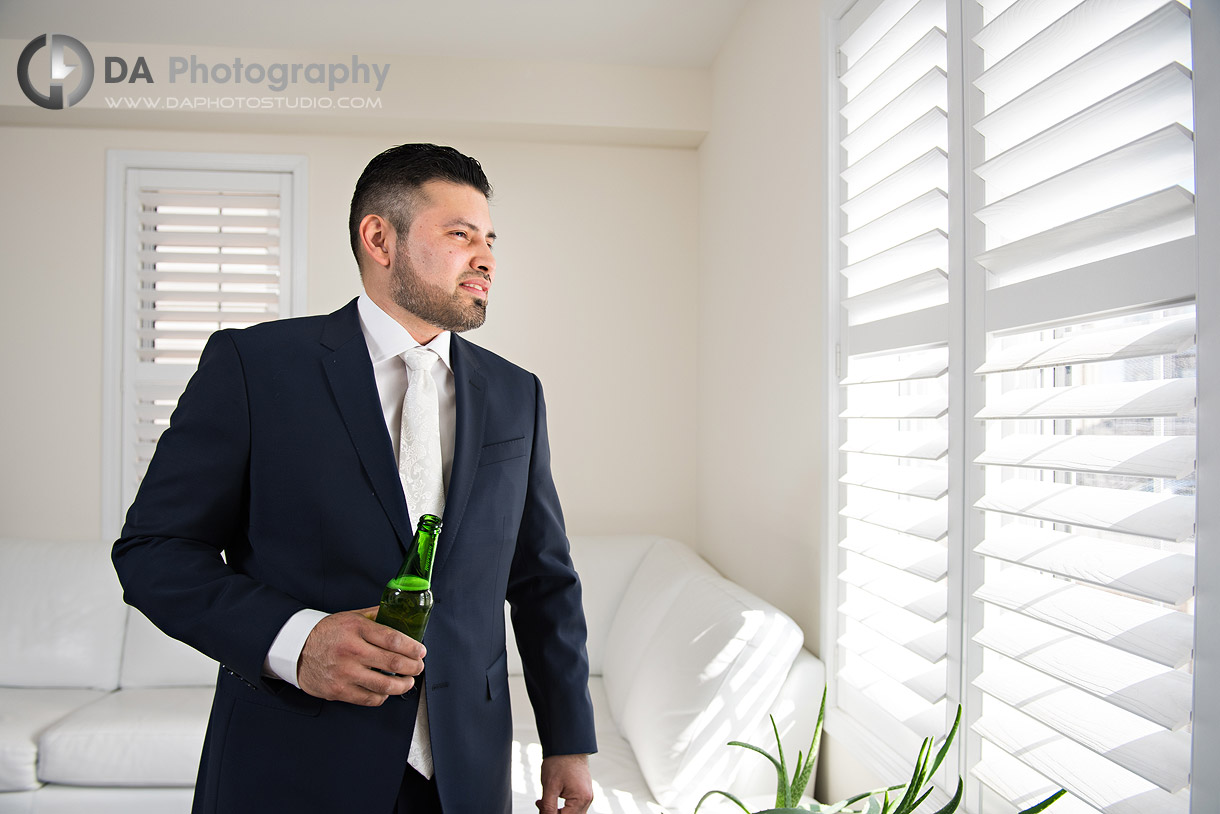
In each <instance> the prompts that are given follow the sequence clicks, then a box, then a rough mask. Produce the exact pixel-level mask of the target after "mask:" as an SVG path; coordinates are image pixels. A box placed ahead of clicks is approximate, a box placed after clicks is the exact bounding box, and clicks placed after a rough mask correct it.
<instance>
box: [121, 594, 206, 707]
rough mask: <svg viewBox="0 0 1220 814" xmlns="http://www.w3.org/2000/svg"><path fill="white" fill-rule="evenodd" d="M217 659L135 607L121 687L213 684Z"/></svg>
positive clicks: (129, 622)
mask: <svg viewBox="0 0 1220 814" xmlns="http://www.w3.org/2000/svg"><path fill="white" fill-rule="evenodd" d="M216 669H217V665H216V662H215V661H213V660H212V659H210V658H208V657H207V656H205V655H203V654H202V653H200V652H199V651H198V650H196V649H195V648H193V647H190V646H189V645H185V644H183V643H182V642H180V641H178V640H177V639H171V638H170V637H169V636H166V635H165V634H164V633H162V632H161V631H160V630H158V629H157V627H156V626H155V625H153V623H152V622H150V621H148V617H147V616H145V615H144V614H142V613H140V612H139V611H138V610H136V609H135V608H131V610H130V611H129V613H128V616H127V635H126V636H125V637H124V639H123V668H122V671H121V672H120V673H119V686H121V687H211V686H214V685H215V684H216Z"/></svg>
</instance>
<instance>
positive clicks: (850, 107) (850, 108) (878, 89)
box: [840, 28, 948, 132]
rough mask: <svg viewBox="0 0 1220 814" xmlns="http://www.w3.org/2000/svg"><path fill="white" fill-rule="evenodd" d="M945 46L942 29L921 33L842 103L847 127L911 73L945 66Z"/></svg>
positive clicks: (897, 89) (886, 99) (900, 87)
mask: <svg viewBox="0 0 1220 814" xmlns="http://www.w3.org/2000/svg"><path fill="white" fill-rule="evenodd" d="M947 50H948V49H947V45H946V40H945V32H944V31H942V30H941V29H939V28H933V29H931V30H929V31H928V32H927V33H926V34H924V35H923V37H921V38H920V40H919V41H918V42H916V43H915V44H914V45H912V46H911V47H910V48H909V49H908V50H907V52H906V53H905V54H903V55H902V56H901V57H899V58H898V59H897V60H895V61H894V62H893V63H892V64H891V65H890V66H889V67H887V68H886V69H885V71H883V72H882V73H881V75H880V76H878V77H877V78H876V79H874V80H873V81H872V82H870V83H869V84H868V86H867V87H865V88H863V89H862V90H861V91H860V92H859V93H858V94H856V95H855V97H854V98H853V99H852V100H851V101H850V102H848V103H847V104H845V105H843V107H842V108H841V109H840V113H842V115H843V117H844V118H845V119H847V129H848V131H849V132H850V131H851V130H852V129H853V128H854V127H856V126H858V125H859V124H860V122H862V121H865V120H866V119H868V118H869V117H870V116H872V115H873V114H874V113H876V112H877V111H878V110H880V109H881V108H883V107H885V105H886V104H887V103H889V101H890V100H892V99H893V98H895V97H896V96H898V94H899V93H901V92H902V91H903V90H904V89H906V87H907V86H908V85H909V84H910V83H911V77H912V76H921V75H923V74H925V73H927V72H928V71H929V70H931V69H932V68H940V69H941V70H942V71H943V70H946V68H947V66H946V59H945V56H946V54H947Z"/></svg>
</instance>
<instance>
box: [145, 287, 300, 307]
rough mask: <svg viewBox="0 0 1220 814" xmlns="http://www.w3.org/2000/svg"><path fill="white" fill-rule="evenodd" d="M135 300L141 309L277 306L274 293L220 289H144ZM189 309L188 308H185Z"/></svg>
mask: <svg viewBox="0 0 1220 814" xmlns="http://www.w3.org/2000/svg"><path fill="white" fill-rule="evenodd" d="M136 296H137V299H138V300H139V303H140V306H141V307H143V308H149V307H156V308H158V309H160V308H171V309H172V308H176V307H179V304H180V303H194V302H198V303H212V304H214V305H215V306H216V307H218V308H222V309H223V308H225V307H235V306H236V305H237V304H246V303H252V304H257V305H259V306H263V305H278V304H279V301H280V295H279V292H276V291H234V290H232V289H231V288H222V289H221V290H219V291H172V290H170V291H167V290H165V289H151V288H144V289H141V290H140V291H139V292H138V293H137V295H136ZM187 307H189V306H187Z"/></svg>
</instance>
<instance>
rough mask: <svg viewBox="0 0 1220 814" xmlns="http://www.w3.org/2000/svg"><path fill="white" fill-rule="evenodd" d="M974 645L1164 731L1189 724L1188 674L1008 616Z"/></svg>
mask: <svg viewBox="0 0 1220 814" xmlns="http://www.w3.org/2000/svg"><path fill="white" fill-rule="evenodd" d="M974 640H975V641H976V642H977V643H979V644H981V645H983V646H984V647H986V648H988V649H990V650H994V651H995V652H997V653H1000V654H1001V655H1004V656H1007V657H1009V658H1011V659H1014V660H1016V661H1019V662H1021V663H1022V664H1026V665H1028V666H1030V667H1032V668H1034V669H1035V670H1039V671H1041V672H1043V673H1046V674H1047V675H1049V676H1053V677H1055V678H1057V679H1059V680H1060V681H1062V682H1064V683H1065V684H1070V685H1071V686H1073V687H1078V688H1079V689H1082V690H1084V691H1085V692H1087V693H1089V694H1091V695H1095V696H1097V697H1098V698H1101V699H1102V700H1104V701H1106V702H1107V703H1110V704H1113V705H1114V706H1116V707H1118V708H1120V709H1124V710H1126V711H1127V712H1131V713H1134V714H1135V715H1139V716H1140V717H1141V718H1146V719H1148V720H1149V721H1152V722H1153V723H1154V724H1157V725H1158V726H1161V727H1164V728H1165V729H1175V730H1176V729H1180V728H1181V727H1183V726H1185V725H1186V724H1187V723H1189V721H1190V701H1191V692H1192V684H1191V677H1190V675H1189V674H1188V673H1185V672H1182V671H1180V670H1173V669H1170V668H1168V667H1165V666H1163V665H1159V664H1156V663H1154V662H1151V661H1148V660H1147V659H1142V658H1140V657H1139V656H1134V655H1132V654H1130V653H1126V652H1123V651H1121V650H1115V649H1114V648H1113V647H1110V646H1109V645H1105V644H1102V643H1100V642H1097V641H1094V640H1092V639H1086V638H1084V637H1082V636H1076V635H1073V634H1071V633H1068V632H1066V631H1064V630H1062V629H1060V628H1056V627H1052V626H1051V625H1047V624H1044V623H1042V622H1037V621H1034V620H1033V619H1029V618H1028V617H1023V616H1020V615H1017V614H1011V613H1010V614H1007V615H1005V616H1004V617H1003V618H1001V619H989V620H988V621H987V623H986V624H985V625H984V627H983V629H982V630H981V631H979V633H978V634H977V635H976V636H975V637H974Z"/></svg>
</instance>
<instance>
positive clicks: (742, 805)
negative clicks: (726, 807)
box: [695, 789, 753, 814]
mask: <svg viewBox="0 0 1220 814" xmlns="http://www.w3.org/2000/svg"><path fill="white" fill-rule="evenodd" d="M713 794H719V795H720V796H721V797H727V798H729V799H730V800H732V801H733V802H734V803H737V805H738V807H739V808H741V810H742V811H744V812H745V813H746V814H753V813H752V812H751V811H750V809H748V808H746V804H745V803H743V802H741V800H738V799H737V798H736V797H734V796H733V795H731V794H729V793H728V792H727V791H720V789H713V790H712V791H709V792H708V793H707V794H705V795H703V796H702V797H700V798H699V802H697V803H695V814H699V808H700V806H702V805H703V802H704V801H705V800H706V799H707V798H709V797H711V796H712V795H713Z"/></svg>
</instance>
